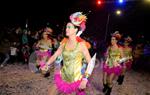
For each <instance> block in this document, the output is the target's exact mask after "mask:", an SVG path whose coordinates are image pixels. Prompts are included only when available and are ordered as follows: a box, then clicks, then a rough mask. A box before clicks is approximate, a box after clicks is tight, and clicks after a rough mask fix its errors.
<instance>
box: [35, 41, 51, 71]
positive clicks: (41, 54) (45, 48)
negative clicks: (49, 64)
mask: <svg viewBox="0 0 150 95" xmlns="http://www.w3.org/2000/svg"><path fill="white" fill-rule="evenodd" d="M51 47H52V46H51V44H47V43H44V42H42V41H41V42H40V44H39V50H37V51H35V52H36V55H37V64H38V65H40V69H42V68H43V67H44V65H45V63H46V61H47V60H48V58H49V57H50V56H51V51H52V49H51Z"/></svg>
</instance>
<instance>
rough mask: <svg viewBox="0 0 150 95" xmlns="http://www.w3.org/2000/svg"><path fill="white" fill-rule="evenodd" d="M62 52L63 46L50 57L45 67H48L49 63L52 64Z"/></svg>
mask: <svg viewBox="0 0 150 95" xmlns="http://www.w3.org/2000/svg"><path fill="white" fill-rule="evenodd" d="M62 50H63V44H62V45H60V46H59V48H58V49H57V51H56V52H55V53H54V54H53V55H52V56H51V57H50V59H49V60H48V62H47V65H50V64H51V63H53V62H54V61H55V60H56V58H57V57H58V56H59V55H61V53H62Z"/></svg>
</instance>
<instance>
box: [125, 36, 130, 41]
mask: <svg viewBox="0 0 150 95" xmlns="http://www.w3.org/2000/svg"><path fill="white" fill-rule="evenodd" d="M124 40H125V41H128V42H132V38H131V37H130V36H127V37H126V38H124Z"/></svg>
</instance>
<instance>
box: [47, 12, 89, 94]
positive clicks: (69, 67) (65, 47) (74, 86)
mask: <svg viewBox="0 0 150 95" xmlns="http://www.w3.org/2000/svg"><path fill="white" fill-rule="evenodd" d="M86 19H87V18H86V16H85V15H83V14H82V13H81V12H76V13H73V14H71V16H70V20H71V22H68V23H67V25H66V36H68V38H64V39H63V40H62V42H61V44H60V46H59V48H58V49H57V51H56V52H55V53H54V55H53V56H52V57H51V58H50V59H49V60H48V62H47V64H49V65H50V64H51V63H53V62H54V61H55V60H56V58H57V57H58V56H60V55H62V57H63V66H62V68H61V70H60V71H58V72H56V73H55V76H54V84H53V86H51V88H50V90H49V95H57V93H62V94H65V95H72V94H76V95H86V93H85V92H84V89H85V88H86V85H87V82H88V77H89V76H90V74H89V73H88V71H87V70H86V71H85V73H84V74H82V73H81V69H82V61H83V58H85V59H86V61H87V63H89V62H91V56H90V54H89V51H88V46H89V45H88V46H87V45H86V42H85V41H84V40H83V39H82V38H80V37H79V36H80V34H81V33H82V31H84V30H85V23H86ZM79 31H80V32H79ZM77 32H78V33H77Z"/></svg>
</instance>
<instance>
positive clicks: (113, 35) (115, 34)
mask: <svg viewBox="0 0 150 95" xmlns="http://www.w3.org/2000/svg"><path fill="white" fill-rule="evenodd" d="M111 36H112V37H115V38H117V39H118V40H120V39H121V34H120V33H119V31H115V32H114V33H113V34H111Z"/></svg>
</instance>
